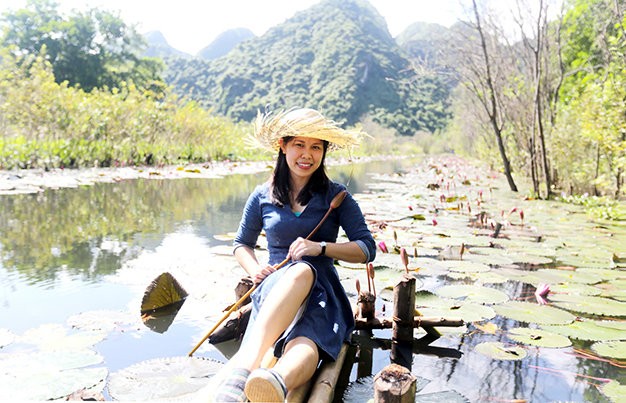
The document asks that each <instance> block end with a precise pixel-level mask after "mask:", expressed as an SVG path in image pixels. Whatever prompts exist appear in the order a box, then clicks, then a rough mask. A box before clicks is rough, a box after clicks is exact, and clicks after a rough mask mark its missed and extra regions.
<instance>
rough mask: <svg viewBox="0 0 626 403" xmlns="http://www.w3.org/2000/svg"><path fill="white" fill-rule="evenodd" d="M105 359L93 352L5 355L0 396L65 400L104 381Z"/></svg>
mask: <svg viewBox="0 0 626 403" xmlns="http://www.w3.org/2000/svg"><path fill="white" fill-rule="evenodd" d="M102 361H103V357H102V356H101V355H100V354H98V353H96V352H95V351H93V350H84V349H83V350H72V351H49V352H31V353H13V354H5V355H4V356H3V359H2V360H0V396H4V397H7V396H10V397H11V398H13V399H15V400H49V399H59V398H63V397H65V396H67V395H69V394H71V393H73V392H75V391H76V390H78V389H82V388H89V387H92V386H94V385H96V384H98V383H99V382H101V381H103V380H104V379H105V378H106V376H107V373H108V371H107V370H106V368H85V367H87V366H90V365H95V364H100V363H101V362H102Z"/></svg>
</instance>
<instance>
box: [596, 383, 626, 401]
mask: <svg viewBox="0 0 626 403" xmlns="http://www.w3.org/2000/svg"><path fill="white" fill-rule="evenodd" d="M598 389H600V392H602V394H603V395H604V396H606V397H608V398H609V399H610V400H611V401H612V402H616V403H617V402H623V401H624V396H626V385H622V384H621V383H619V382H617V381H614V380H611V381H609V382H607V383H605V384H604V385H600V386H599V387H598Z"/></svg>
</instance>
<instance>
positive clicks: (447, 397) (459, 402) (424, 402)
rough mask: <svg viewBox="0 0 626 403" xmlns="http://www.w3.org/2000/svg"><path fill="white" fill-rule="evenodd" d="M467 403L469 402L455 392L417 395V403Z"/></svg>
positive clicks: (447, 391)
mask: <svg viewBox="0 0 626 403" xmlns="http://www.w3.org/2000/svg"><path fill="white" fill-rule="evenodd" d="M441 402H446V403H467V402H469V400H468V399H467V398H466V397H465V396H463V395H462V394H460V393H459V392H457V391H455V390H446V391H443V392H434V393H424V394H423V395H420V394H418V395H415V403H441Z"/></svg>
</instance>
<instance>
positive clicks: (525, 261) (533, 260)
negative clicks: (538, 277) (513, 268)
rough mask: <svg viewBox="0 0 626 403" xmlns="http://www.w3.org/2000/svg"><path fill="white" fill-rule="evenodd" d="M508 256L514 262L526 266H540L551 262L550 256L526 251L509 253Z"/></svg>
mask: <svg viewBox="0 0 626 403" xmlns="http://www.w3.org/2000/svg"><path fill="white" fill-rule="evenodd" d="M508 257H509V258H510V259H511V260H513V262H514V263H518V264H521V265H526V266H541V265H546V264H550V263H552V258H549V257H546V256H535V255H530V254H526V253H517V254H509V255H508Z"/></svg>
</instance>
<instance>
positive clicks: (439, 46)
mask: <svg viewBox="0 0 626 403" xmlns="http://www.w3.org/2000/svg"><path fill="white" fill-rule="evenodd" d="M463 29H464V25H463V24H460V23H457V24H455V25H453V26H452V27H450V28H446V27H444V26H443V25H439V24H435V23H429V22H415V23H413V24H411V25H409V26H408V27H407V28H406V29H405V30H404V31H402V32H401V33H400V34H399V35H398V36H397V37H396V42H397V43H398V46H400V48H402V50H403V51H404V52H405V53H406V54H407V55H408V57H409V58H410V59H411V61H412V62H413V65H414V66H415V67H416V69H418V70H419V71H420V72H421V74H435V75H437V76H438V79H439V80H440V82H442V83H445V85H446V86H447V88H448V89H449V90H450V91H451V90H452V89H453V88H454V87H455V86H456V85H457V83H458V74H457V72H456V70H455V65H456V64H457V63H462V61H461V60H457V58H456V57H455V55H454V54H452V53H451V52H450V51H449V49H450V48H451V44H452V43H453V41H455V40H458V39H455V38H459V32H460V31H462V30H463Z"/></svg>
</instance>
